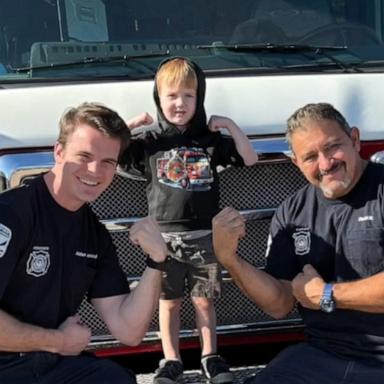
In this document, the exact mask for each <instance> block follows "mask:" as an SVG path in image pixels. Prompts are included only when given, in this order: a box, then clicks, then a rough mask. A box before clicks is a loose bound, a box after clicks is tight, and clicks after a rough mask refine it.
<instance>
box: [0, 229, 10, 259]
mask: <svg viewBox="0 0 384 384" xmlns="http://www.w3.org/2000/svg"><path fill="white" fill-rule="evenodd" d="M11 239H12V231H11V229H10V228H8V227H6V226H5V225H4V224H0V257H3V256H4V255H5V253H6V252H7V248H8V245H9V242H10V241H11Z"/></svg>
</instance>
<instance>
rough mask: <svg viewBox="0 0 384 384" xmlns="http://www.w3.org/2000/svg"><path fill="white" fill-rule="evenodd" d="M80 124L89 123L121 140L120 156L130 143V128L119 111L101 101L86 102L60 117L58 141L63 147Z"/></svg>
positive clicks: (107, 134) (108, 135)
mask: <svg viewBox="0 0 384 384" xmlns="http://www.w3.org/2000/svg"><path fill="white" fill-rule="evenodd" d="M79 124H87V125H89V126H91V127H92V128H95V129H97V130H98V131H100V132H102V133H103V134H104V135H105V136H107V137H111V138H114V139H118V140H120V144H121V145H120V156H121V154H122V153H123V152H124V150H125V149H126V148H127V147H128V145H129V142H130V137H131V133H130V130H129V128H128V127H127V125H126V123H125V121H124V120H123V119H122V118H121V117H120V116H119V114H118V113H117V112H115V111H113V110H112V109H110V108H108V107H106V106H104V105H102V104H99V103H88V102H85V103H82V104H80V105H79V106H78V107H71V108H69V109H68V110H66V111H65V112H64V113H63V115H62V116H61V118H60V121H59V128H60V133H59V137H58V139H57V141H58V142H59V143H60V144H61V145H62V146H63V147H65V145H66V143H67V139H68V136H69V135H70V134H72V133H73V132H74V131H75V130H76V127H77V126H78V125H79ZM120 156H119V157H120Z"/></svg>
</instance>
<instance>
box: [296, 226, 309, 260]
mask: <svg viewBox="0 0 384 384" xmlns="http://www.w3.org/2000/svg"><path fill="white" fill-rule="evenodd" d="M292 237H293V240H294V242H295V253H296V255H306V254H307V253H309V251H310V250H311V233H310V232H309V229H308V228H298V229H296V232H295V233H294V234H293V235H292Z"/></svg>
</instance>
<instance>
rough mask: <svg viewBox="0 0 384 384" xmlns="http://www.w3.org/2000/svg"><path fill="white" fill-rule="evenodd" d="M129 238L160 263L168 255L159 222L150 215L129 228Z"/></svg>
mask: <svg viewBox="0 0 384 384" xmlns="http://www.w3.org/2000/svg"><path fill="white" fill-rule="evenodd" d="M129 238H130V240H131V241H132V243H133V244H136V245H140V247H141V249H142V250H143V252H144V253H146V254H148V255H149V257H150V258H151V259H153V260H154V261H156V262H158V263H160V262H162V261H164V260H165V259H166V257H167V255H168V249H167V245H166V244H165V241H164V239H163V236H162V235H161V232H160V228H159V226H158V224H157V222H156V221H155V220H154V219H153V218H152V217H150V216H148V217H146V218H144V219H142V220H140V221H138V222H137V223H135V224H134V225H133V226H132V227H131V229H130V230H129Z"/></svg>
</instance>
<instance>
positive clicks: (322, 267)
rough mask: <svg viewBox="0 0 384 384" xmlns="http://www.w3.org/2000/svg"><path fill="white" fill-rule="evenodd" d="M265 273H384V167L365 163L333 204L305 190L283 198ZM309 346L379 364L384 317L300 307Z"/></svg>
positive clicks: (331, 276) (383, 359)
mask: <svg viewBox="0 0 384 384" xmlns="http://www.w3.org/2000/svg"><path fill="white" fill-rule="evenodd" d="M270 241H271V243H270V244H269V250H268V251H267V266H266V271H267V272H268V273H270V274H271V275H273V276H275V277H276V278H279V279H285V280H292V279H293V278H294V277H295V276H296V275H297V274H298V273H299V272H301V271H302V268H303V266H304V265H305V264H311V265H312V266H313V267H314V268H315V269H316V270H317V271H318V272H319V274H320V275H321V276H322V278H323V279H324V280H325V281H326V282H347V281H354V280H357V279H361V278H365V277H369V276H372V275H374V274H376V273H380V272H382V271H383V270H384V166H383V165H380V164H373V163H369V164H368V166H367V168H366V169H365V172H364V173H363V175H362V177H361V179H360V180H359V182H358V184H357V185H356V186H355V188H354V189H353V190H352V191H351V192H350V193H349V194H348V195H346V196H344V197H343V198H341V199H337V200H330V199H326V198H325V197H324V196H323V194H322V192H321V191H320V190H319V189H318V188H315V187H314V186H312V185H307V186H305V187H304V188H302V189H301V190H300V191H298V192H297V193H296V194H295V195H293V196H292V197H290V198H288V199H287V200H286V201H285V202H284V203H283V204H282V205H281V206H280V207H279V209H278V210H277V212H276V214H275V216H274V218H273V220H272V224H271V238H270ZM299 311H300V313H301V315H302V318H303V320H304V322H305V324H306V325H307V329H306V332H307V335H308V338H309V341H310V342H311V343H313V344H314V345H316V346H318V347H320V348H322V349H325V350H327V351H329V352H332V353H334V354H337V355H339V356H341V357H345V358H356V359H359V360H360V361H365V362H367V363H377V362H379V363H381V364H382V363H384V314H377V313H367V312H362V311H354V310H343V309H337V310H336V311H335V312H333V313H324V312H322V311H320V310H310V309H306V308H303V307H301V306H299Z"/></svg>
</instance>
